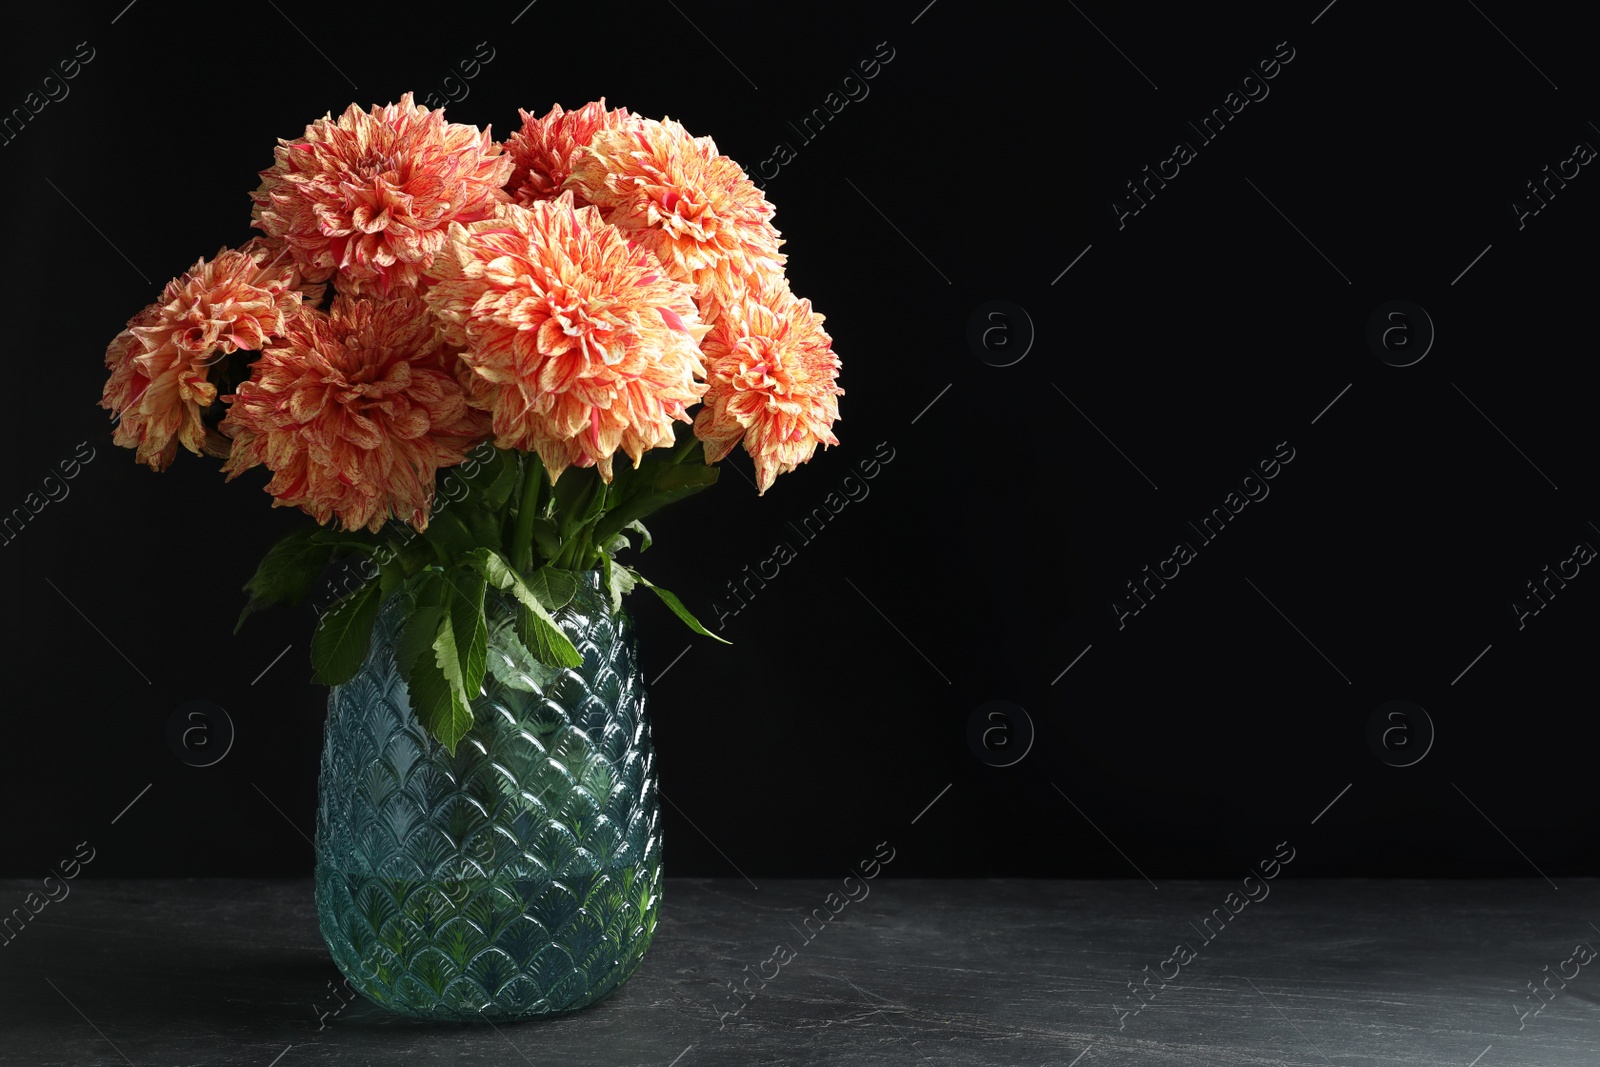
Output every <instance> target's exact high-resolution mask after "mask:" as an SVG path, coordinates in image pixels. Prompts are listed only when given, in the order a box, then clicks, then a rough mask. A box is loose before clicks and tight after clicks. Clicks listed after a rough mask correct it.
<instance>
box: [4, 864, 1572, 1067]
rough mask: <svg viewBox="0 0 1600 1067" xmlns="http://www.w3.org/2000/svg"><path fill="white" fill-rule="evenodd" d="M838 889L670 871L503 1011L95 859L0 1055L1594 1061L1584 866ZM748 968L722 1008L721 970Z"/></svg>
mask: <svg viewBox="0 0 1600 1067" xmlns="http://www.w3.org/2000/svg"><path fill="white" fill-rule="evenodd" d="M38 888H39V886H38V883H36V882H32V883H31V882H26V881H6V882H0V900H3V901H4V908H5V909H6V910H7V911H8V910H9V909H10V908H12V907H13V906H19V905H21V903H22V902H23V900H24V898H25V897H26V896H27V894H28V893H29V892H31V891H34V890H37V889H38ZM839 888H840V887H839V885H838V883H837V882H830V881H823V880H818V881H765V882H763V883H762V884H761V886H760V888H759V889H755V888H752V886H751V885H750V884H748V883H746V882H743V881H738V880H734V881H724V880H669V881H668V883H667V889H666V893H665V897H664V903H663V910H662V918H661V924H660V927H659V928H658V930H657V932H656V939H655V945H654V946H653V947H652V948H651V950H650V954H649V955H648V956H647V957H646V959H645V962H644V965H643V966H642V967H641V968H640V970H639V971H638V973H637V974H635V975H634V977H633V979H632V980H631V981H629V982H628V984H627V985H626V986H624V987H623V988H622V989H621V990H620V991H619V992H618V993H616V994H615V995H614V996H612V997H611V998H610V999H609V1000H606V1001H604V1002H602V1003H601V1004H599V1005H596V1006H595V1007H593V1008H590V1009H588V1010H586V1011H583V1012H579V1013H577V1014H576V1015H571V1016H566V1017H563V1018H557V1019H551V1020H545V1021H542V1022H530V1023H523V1024H519V1025H514V1026H500V1027H493V1026H489V1025H483V1024H476V1025H459V1026H438V1025H428V1024H423V1023H417V1022H412V1021H409V1020H406V1019H402V1018H397V1017H394V1016H390V1015H388V1014H386V1013H385V1012H383V1011H382V1010H380V1009H378V1008H376V1007H374V1006H372V1005H370V1004H367V1003H366V1002H364V1001H362V1000H360V999H355V1000H354V1001H353V1002H351V1003H348V1004H347V1005H345V1006H342V1007H340V1005H341V1004H342V1001H341V1000H340V999H338V998H337V997H336V995H335V992H336V990H342V987H339V975H338V973H337V972H336V971H335V970H334V967H333V964H332V962H331V961H330V960H329V958H328V954H327V952H326V950H325V949H324V947H323V944H322V940H321V937H320V935H319V934H318V932H317V921H316V914H315V912H314V910H313V907H312V898H311V885H310V882H309V881H303V882H302V881H294V882H283V881H270V882H269V881H203V880H191V881H99V882H97V881H94V880H93V879H90V878H84V879H80V880H79V881H77V882H75V883H72V890H71V894H70V896H68V897H66V898H64V899H62V900H59V901H55V902H52V903H50V904H49V905H47V906H46V907H44V908H43V910H41V911H40V912H39V914H38V915H37V917H35V918H34V919H32V920H31V921H30V922H29V923H28V924H27V925H26V926H24V927H23V928H22V929H21V930H20V931H17V930H16V929H15V927H14V926H13V927H12V928H11V929H10V930H9V931H8V933H7V937H8V938H9V940H5V941H4V942H3V945H0V990H3V993H4V996H3V997H0V1063H5V1064H28V1065H30V1067H48V1065H55V1064H63V1065H66V1064H71V1065H74V1067H78V1065H86V1064H122V1063H127V1064H132V1065H137V1067H180V1065H188V1064H222V1065H235V1064H237V1065H250V1067H274V1065H276V1067H301V1065H306V1064H375V1065H384V1067H390V1065H396V1064H404V1065H412V1064H416V1065H422V1064H492V1065H495V1067H505V1065H516V1064H521V1063H524V1062H526V1063H529V1064H535V1065H538V1067H544V1065H547V1064H551V1065H563V1067H572V1065H578V1067H582V1065H590V1064H594V1065H604V1067H622V1065H644V1067H672V1065H676V1067H702V1065H706V1064H738V1065H740V1067H746V1065H751V1064H841V1065H843V1064H849V1065H858V1064H936V1065H940V1067H943V1065H946V1064H960V1065H963V1067H971V1065H991V1064H1007V1065H1009V1064H1028V1065H1033V1067H1047V1065H1049V1067H1069V1065H1072V1064H1078V1065H1079V1067H1093V1065H1095V1064H1129V1065H1150V1067H1168V1065H1171V1067H1177V1065H1188V1064H1193V1065H1206V1067H1215V1065H1234V1064H1251V1065H1255V1064H1308V1065H1328V1064H1338V1065H1340V1067H1360V1065H1376V1064H1385V1065H1424V1064H1427V1065H1440V1067H1446V1065H1448V1067H1503V1065H1508V1064H1517V1065H1519V1067H1534V1065H1540V1064H1543V1065H1564V1064H1573V1065H1580V1064H1581V1065H1585V1067H1593V1065H1594V1064H1597V1063H1600V1051H1597V1050H1600V963H1592V964H1591V963H1589V962H1588V960H1587V959H1586V958H1585V957H1587V956H1588V953H1589V950H1588V949H1587V948H1584V949H1583V950H1581V951H1579V952H1577V953H1576V954H1575V952H1574V948H1575V946H1578V945H1579V944H1580V943H1588V942H1592V943H1594V944H1597V945H1600V928H1597V927H1596V926H1595V925H1594V924H1593V923H1592V922H1591V919H1592V918H1593V919H1600V908H1597V907H1596V906H1595V905H1596V902H1597V901H1596V897H1597V890H1600V883H1597V882H1595V881H1593V880H1589V881H1585V880H1582V879H1562V880H1561V885H1560V888H1559V889H1556V888H1554V887H1553V886H1552V885H1551V884H1549V883H1547V882H1545V881H1542V880H1539V879H1530V880H1526V881H1524V880H1514V881H1493V882H1490V881H1456V882H1443V881H1439V882H1431V881H1373V880H1351V881H1331V880H1330V881H1319V880H1296V879H1294V878H1293V877H1292V876H1291V875H1288V874H1287V873H1286V874H1285V876H1284V877H1282V878H1280V879H1278V880H1277V881H1275V882H1272V883H1271V884H1270V887H1269V892H1268V895H1266V896H1264V897H1261V898H1260V899H1257V900H1254V901H1246V900H1245V898H1244V897H1242V896H1234V897H1230V896H1229V894H1230V893H1231V892H1234V891H1236V890H1239V889H1240V884H1239V883H1229V882H1178V881H1163V882H1162V883H1161V884H1160V888H1159V889H1156V888H1153V887H1152V886H1151V885H1150V884H1149V883H1146V882H1143V881H1127V882H1044V881H915V880H896V879H894V878H891V877H884V878H880V879H878V880H877V881H875V882H873V883H871V891H870V895H868V896H866V897H865V898H864V899H861V900H859V901H855V902H851V903H849V904H847V905H844V906H843V908H842V910H840V911H839V913H838V915H837V917H835V918H833V919H832V921H831V922H829V923H828V924H827V925H826V926H823V925H822V924H821V923H820V922H817V921H815V920H814V921H813V923H812V924H811V926H810V927H809V928H808V929H810V930H811V931H812V932H811V939H810V940H808V939H807V937H806V933H805V932H804V930H802V928H801V921H802V919H803V917H804V916H806V915H807V914H808V913H810V912H811V911H812V909H814V908H822V907H823V906H824V902H825V900H826V899H827V897H828V894H829V893H832V892H835V891H837V890H838V889H839ZM1253 892H1255V893H1256V894H1257V895H1259V894H1260V892H1261V889H1260V887H1259V885H1258V886H1257V888H1256V889H1255V890H1254V891H1253ZM837 900H838V898H835V906H837ZM1214 909H1220V911H1219V912H1216V913H1214ZM1235 910H1237V914H1234V911H1235ZM824 913H826V912H824ZM1208 918H1209V919H1210V922H1209V923H1208V922H1206V920H1207V919H1208ZM1179 942H1186V943H1187V946H1188V952H1187V953H1186V954H1182V955H1184V956H1185V957H1186V958H1185V959H1184V960H1183V961H1181V962H1180V954H1175V951H1174V950H1175V949H1176V947H1177V946H1178V944H1179ZM779 943H785V944H786V945H787V946H788V947H789V948H790V949H791V950H792V951H793V953H794V955H793V957H792V958H790V959H789V960H788V962H787V964H786V965H784V966H782V967H781V968H780V967H779V966H778V965H777V964H776V963H773V962H768V961H769V960H771V958H772V956H773V951H774V948H775V947H776V946H777V945H778V944H779ZM1586 964H1588V965H1586ZM746 967H748V968H749V970H748V971H747V970H745V968H746ZM1146 967H1148V968H1149V969H1150V970H1149V971H1148V972H1147V971H1145V968H1146ZM759 972H764V973H765V974H766V975H768V976H769V977H770V981H768V982H767V983H766V985H765V987H764V988H763V987H762V985H761V982H762V979H761V978H759V977H753V978H751V980H750V982H749V989H750V990H753V991H755V995H754V997H753V999H749V1000H748V1001H747V1002H745V1003H744V1007H743V1008H742V1009H739V1010H737V1011H736V1010H735V1009H738V1008H739V1005H740V1003H741V1001H740V1000H737V999H735V997H734V995H733V993H732V992H731V991H730V989H729V983H733V982H741V983H742V982H743V981H744V979H745V978H746V977H747V976H752V975H757V974H758V973H759ZM774 972H776V973H775V974H774ZM1558 973H1559V974H1562V975H1565V976H1566V977H1565V978H1563V977H1557V976H1556V975H1557V974H1558ZM1159 975H1165V976H1167V977H1168V978H1169V979H1170V980H1168V981H1166V982H1165V984H1164V986H1163V984H1162V978H1161V977H1159ZM1147 976H1148V980H1147ZM1131 982H1143V983H1145V984H1144V985H1143V987H1142V988H1143V989H1145V990H1148V991H1147V992H1144V993H1142V995H1141V997H1140V998H1139V999H1136V998H1135V995H1134V993H1133V992H1132V991H1131V990H1130V988H1129V983H1131ZM1539 983H1544V985H1543V986H1542V987H1541V988H1545V989H1547V990H1549V992H1547V993H1545V995H1544V996H1543V997H1542V998H1540V999H1538V1000H1534V999H1533V997H1534V994H1533V993H1532V992H1531V991H1530V984H1535V985H1536V984H1539ZM344 995H345V997H349V996H350V994H349V993H348V992H345V993H344ZM1141 1004H1142V1005H1143V1006H1142V1008H1140V1005H1141ZM1536 1004H1537V1005H1542V1007H1540V1008H1539V1010H1538V1012H1537V1014H1535V1013H1534V1008H1535V1005H1536ZM1136 1009H1138V1010H1136Z"/></svg>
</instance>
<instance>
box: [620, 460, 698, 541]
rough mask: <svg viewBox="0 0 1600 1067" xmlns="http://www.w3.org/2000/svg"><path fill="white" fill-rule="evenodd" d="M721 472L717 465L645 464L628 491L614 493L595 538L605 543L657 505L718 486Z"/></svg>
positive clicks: (661, 505) (658, 506)
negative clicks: (717, 482) (620, 494)
mask: <svg viewBox="0 0 1600 1067" xmlns="http://www.w3.org/2000/svg"><path fill="white" fill-rule="evenodd" d="M719 473H721V472H720V471H719V470H718V469H717V468H716V467H707V466H679V465H677V464H672V463H647V464H642V465H641V466H640V467H639V469H638V470H637V471H635V472H634V474H635V477H634V479H633V481H632V482H631V483H630V487H629V489H628V491H627V492H626V493H625V494H624V495H622V496H621V497H619V496H618V495H617V494H612V496H611V499H610V501H609V502H610V505H611V506H610V508H609V509H608V510H607V511H606V513H605V515H604V516H602V517H601V519H600V521H599V522H597V523H595V527H594V535H595V539H596V540H597V541H600V542H602V543H604V541H605V539H606V538H608V537H610V536H611V535H612V534H614V533H616V532H617V531H618V530H622V529H625V528H626V527H627V526H628V524H629V523H632V522H636V521H638V520H639V519H642V518H644V517H645V516H646V515H649V514H650V513H651V512H653V511H655V510H656V509H657V508H660V507H663V506H664V505H667V504H670V503H672V502H673V501H676V500H682V499H683V498H684V497H687V496H690V495H692V494H694V493H698V492H699V491H700V490H702V489H704V488H706V487H707V486H711V485H715V484H716V481H717V475H718V474H719Z"/></svg>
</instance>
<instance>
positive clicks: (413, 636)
mask: <svg viewBox="0 0 1600 1067" xmlns="http://www.w3.org/2000/svg"><path fill="white" fill-rule="evenodd" d="M445 592H446V587H445V576H443V574H442V573H440V571H438V569H437V568H432V569H426V571H421V573H419V574H416V576H414V577H413V579H411V581H410V582H408V584H406V614H405V619H403V621H402V622H400V637H398V638H397V640H395V664H398V667H400V673H402V675H406V678H410V675H411V665H413V664H414V662H416V657H418V656H421V654H422V653H424V651H427V653H429V659H432V648H434V638H435V637H437V635H438V621H440V619H442V617H443V616H445Z"/></svg>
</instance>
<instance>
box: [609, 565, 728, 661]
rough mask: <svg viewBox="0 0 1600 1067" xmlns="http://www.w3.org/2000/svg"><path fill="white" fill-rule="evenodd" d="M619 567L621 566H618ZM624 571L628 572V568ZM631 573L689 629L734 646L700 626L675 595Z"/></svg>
mask: <svg viewBox="0 0 1600 1067" xmlns="http://www.w3.org/2000/svg"><path fill="white" fill-rule="evenodd" d="M618 566H621V565H620V564H618ZM623 569H624V570H627V568H623ZM630 573H631V574H632V575H633V576H634V578H636V579H638V582H639V584H640V585H642V586H644V587H645V588H646V589H648V590H650V591H651V592H652V593H654V594H655V595H656V596H658V597H660V598H661V602H662V603H663V604H665V605H666V606H667V608H668V610H670V611H671V612H672V613H673V614H674V615H676V616H677V617H678V618H680V619H682V620H683V621H684V624H685V625H687V626H688V627H689V629H691V630H693V631H694V632H695V633H697V634H704V635H705V636H706V637H709V638H711V639H713V640H716V641H721V642H722V643H723V644H725V645H731V644H733V642H732V641H729V640H728V639H727V638H725V637H718V636H717V635H716V634H714V633H712V632H711V631H710V630H707V629H706V628H705V627H704V626H702V625H700V620H699V619H697V618H695V617H694V615H693V614H691V613H690V611H689V609H688V608H686V607H684V606H683V601H681V600H679V599H678V598H677V596H676V595H675V594H673V593H670V592H668V591H667V590H665V589H663V588H661V587H660V586H659V585H656V584H655V583H654V582H652V581H651V580H650V579H648V578H646V577H645V576H644V575H642V574H640V573H639V572H638V571H630Z"/></svg>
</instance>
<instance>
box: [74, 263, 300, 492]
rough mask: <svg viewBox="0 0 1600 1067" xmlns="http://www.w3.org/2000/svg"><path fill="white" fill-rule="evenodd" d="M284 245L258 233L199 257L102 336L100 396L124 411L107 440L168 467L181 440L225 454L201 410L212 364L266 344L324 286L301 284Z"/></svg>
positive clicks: (211, 390)
mask: <svg viewBox="0 0 1600 1067" xmlns="http://www.w3.org/2000/svg"><path fill="white" fill-rule="evenodd" d="M282 252H283V249H282V248H279V247H275V246H274V245H273V244H272V243H271V242H268V241H263V240H261V239H259V238H258V239H255V240H252V241H250V242H249V243H248V244H246V245H244V247H242V248H238V249H229V248H223V249H221V250H220V251H218V252H217V254H216V257H215V258H213V259H211V260H209V261H208V260H205V259H200V260H197V261H196V262H195V265H194V266H193V267H191V268H189V270H188V271H186V272H185V273H184V274H183V275H181V276H179V277H177V278H174V279H172V281H170V282H168V283H167V285H166V288H165V289H164V290H163V291H162V294H161V299H160V302H159V303H155V304H150V305H148V306H147V307H146V308H145V309H144V310H143V311H141V312H139V314H138V315H135V316H134V317H133V318H132V319H130V320H129V321H128V325H127V328H126V329H124V330H123V331H122V332H121V333H119V334H117V336H116V337H115V338H113V339H112V341H111V344H110V345H109V346H107V348H106V366H107V367H109V368H110V369H111V376H110V378H109V379H108V380H107V381H106V384H105V389H104V391H103V393H102V395H101V399H100V406H101V407H103V408H109V409H110V410H111V411H112V412H113V413H114V414H115V415H117V416H119V418H120V421H119V422H118V424H117V428H116V431H115V432H114V433H113V435H112V438H111V439H112V441H114V442H115V443H116V444H119V445H122V446H124V447H126V448H132V449H135V450H136V452H135V456H136V458H137V460H138V461H139V462H140V463H144V464H146V465H147V466H149V467H150V468H151V469H152V470H157V471H159V470H165V469H166V467H167V465H168V464H170V463H171V462H172V460H173V457H174V456H175V455H176V454H177V450H178V445H180V444H182V445H183V446H184V447H185V448H187V449H188V450H189V451H191V452H193V453H195V454H196V455H199V454H200V453H201V452H202V451H206V452H209V453H210V454H212V455H225V454H226V444H227V442H226V441H225V440H224V439H223V438H221V437H220V436H219V435H217V434H216V433H215V432H214V431H208V430H207V428H206V427H205V425H204V424H203V422H202V418H201V416H202V413H203V412H204V411H205V410H206V409H207V408H209V407H210V406H211V405H212V403H213V402H214V401H215V400H216V399H217V388H216V386H215V385H213V384H212V383H211V382H210V380H209V377H210V373H211V367H212V365H213V364H215V363H218V362H220V361H221V360H223V359H224V358H226V357H227V356H230V355H232V354H233V353H234V352H236V351H238V350H240V349H245V350H250V351H253V350H256V349H259V348H261V347H263V345H265V344H266V342H267V340H268V339H269V338H270V337H273V336H275V335H276V334H278V333H280V332H281V331H282V329H283V324H284V321H285V319H286V318H289V317H292V316H293V315H294V314H295V313H296V312H297V310H298V309H299V307H300V304H301V301H302V299H304V298H305V297H306V296H308V295H309V296H310V297H311V299H312V300H317V299H320V298H321V287H320V286H307V285H304V284H302V281H301V278H300V273H299V271H298V269H297V268H296V266H295V263H294V261H293V260H292V259H290V258H288V257H286V256H283V255H282V254H281V253H282Z"/></svg>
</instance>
